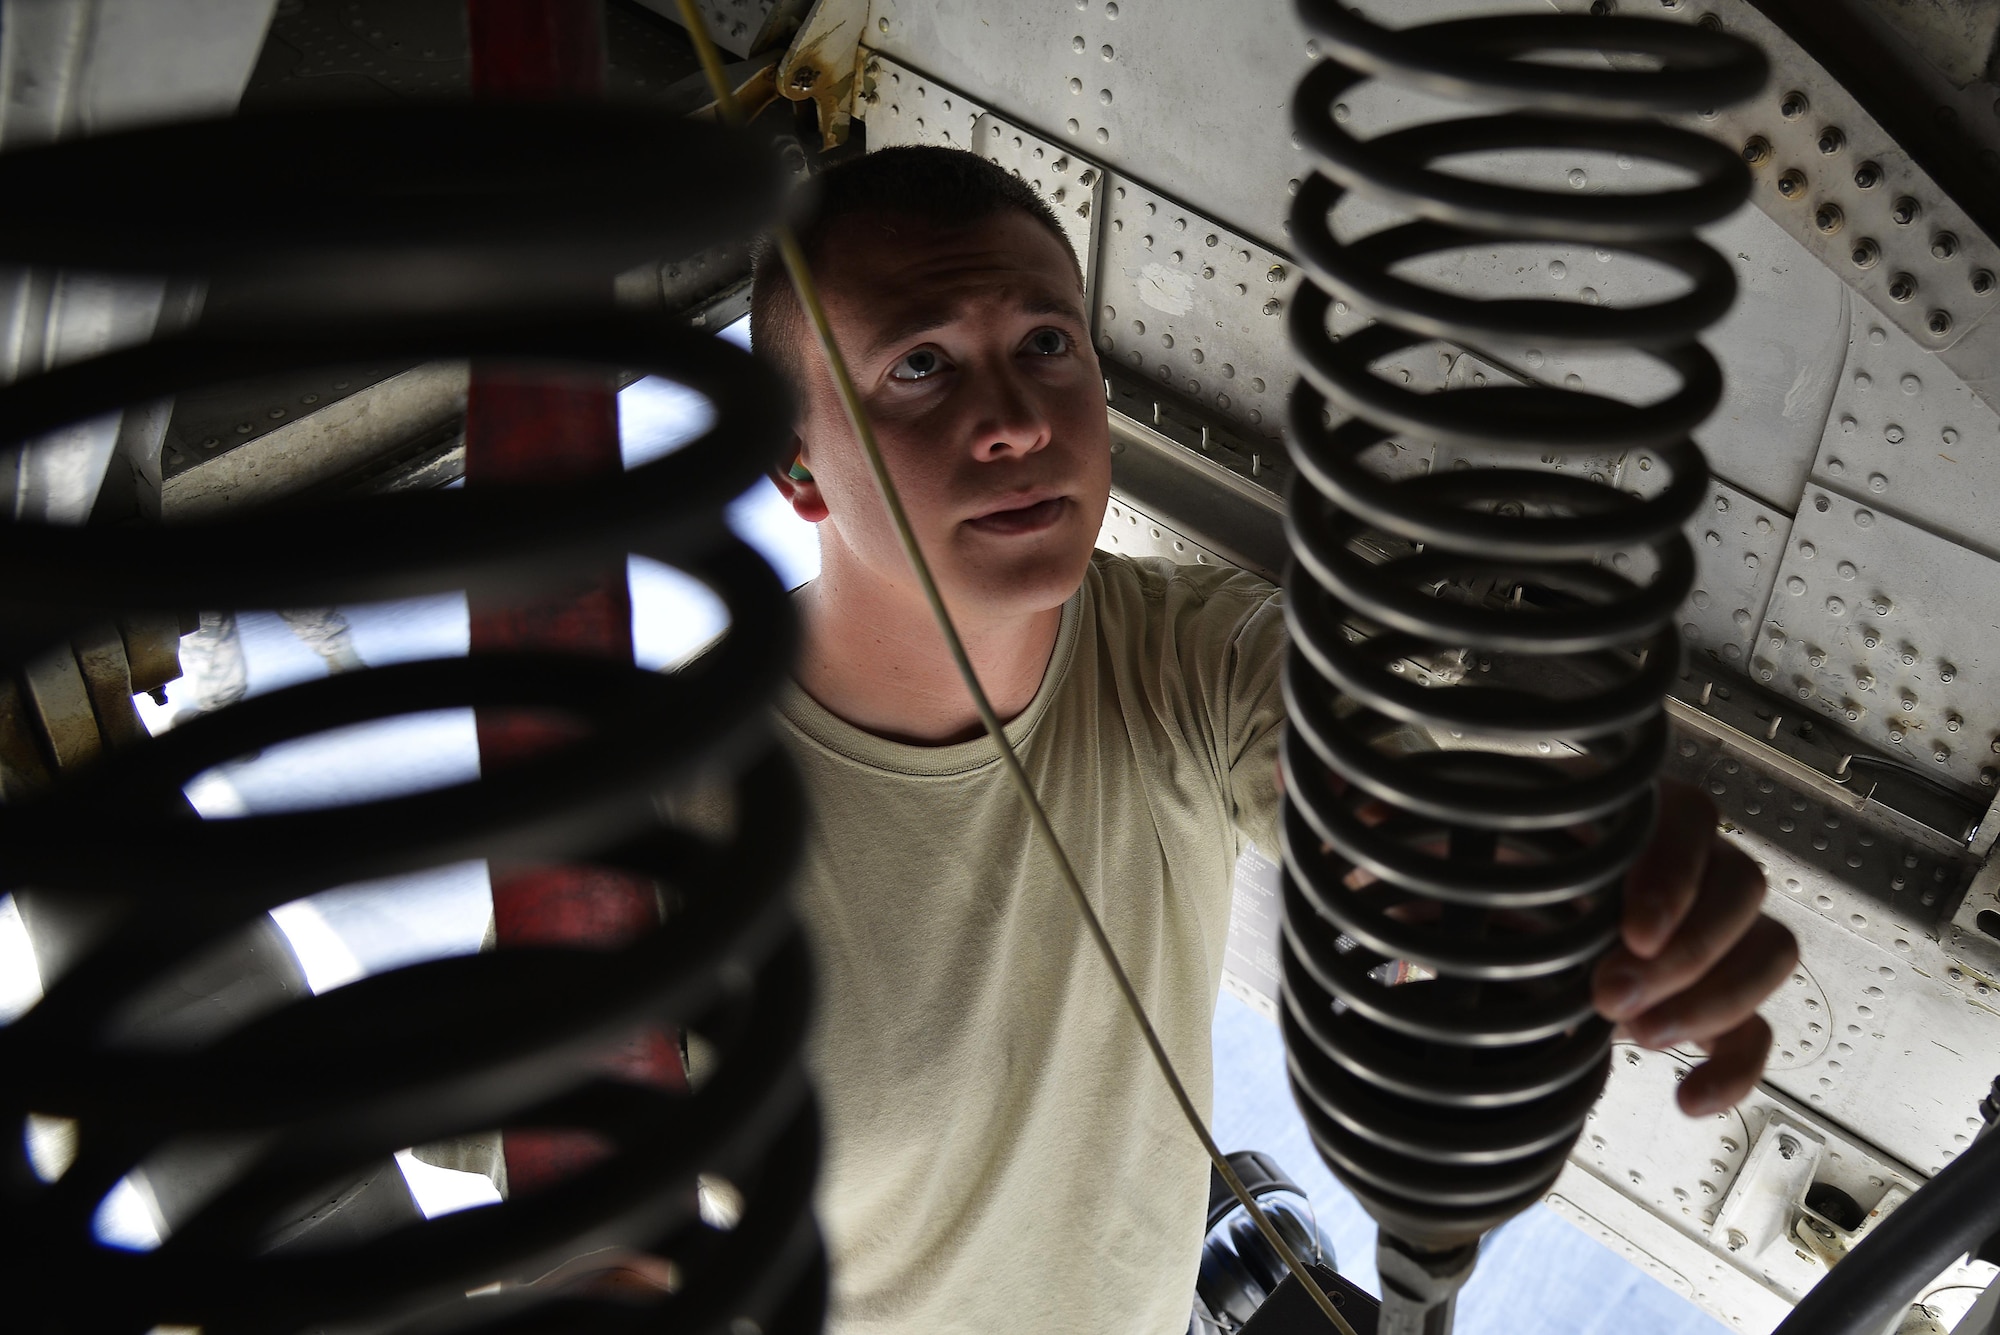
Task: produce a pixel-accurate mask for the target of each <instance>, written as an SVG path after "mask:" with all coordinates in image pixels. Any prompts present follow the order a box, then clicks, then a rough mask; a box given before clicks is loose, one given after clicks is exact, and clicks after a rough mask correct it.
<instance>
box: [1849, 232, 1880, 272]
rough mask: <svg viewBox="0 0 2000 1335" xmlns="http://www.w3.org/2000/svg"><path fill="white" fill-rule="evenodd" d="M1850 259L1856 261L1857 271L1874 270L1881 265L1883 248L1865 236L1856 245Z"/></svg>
mask: <svg viewBox="0 0 2000 1335" xmlns="http://www.w3.org/2000/svg"><path fill="white" fill-rule="evenodd" d="M1848 258H1849V259H1851V260H1853V261H1854V267H1855V268H1857V269H1872V268H1874V267H1875V266H1876V265H1877V264H1879V263H1881V260H1882V248H1881V247H1880V246H1878V245H1876V244H1875V241H1874V239H1873V238H1872V237H1865V236H1864V237H1862V238H1861V239H1860V240H1859V241H1857V242H1855V243H1854V250H1853V251H1852V252H1851V253H1850V254H1849V256H1848Z"/></svg>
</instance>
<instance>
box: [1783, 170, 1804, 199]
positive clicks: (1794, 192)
mask: <svg viewBox="0 0 2000 1335" xmlns="http://www.w3.org/2000/svg"><path fill="white" fill-rule="evenodd" d="M1805 192H1806V174H1805V173H1804V172H1802V171H1800V170H1799V169H1798V168H1796V167H1794V168H1792V169H1791V170H1790V171H1788V172H1786V173H1785V174H1784V175H1783V176H1780V177H1779V178H1778V193H1779V194H1781V195H1783V196H1784V197H1785V198H1786V199H1797V198H1798V197H1799V196H1800V195H1803V194H1804V193H1805Z"/></svg>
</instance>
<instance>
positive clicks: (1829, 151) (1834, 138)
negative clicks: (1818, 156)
mask: <svg viewBox="0 0 2000 1335" xmlns="http://www.w3.org/2000/svg"><path fill="white" fill-rule="evenodd" d="M1846 147H1847V136H1846V135H1844V134H1842V133H1841V132H1840V127H1839V126H1838V125H1829V126H1827V127H1826V128H1825V129H1824V130H1821V131H1820V132H1819V151H1820V152H1822V153H1824V154H1826V156H1828V157H1832V156H1833V155H1834V154H1836V153H1838V152H1840V150H1841V149H1843V148H1846Z"/></svg>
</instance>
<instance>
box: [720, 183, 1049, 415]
mask: <svg viewBox="0 0 2000 1335" xmlns="http://www.w3.org/2000/svg"><path fill="white" fill-rule="evenodd" d="M805 193H806V198H805V207H804V208H803V209H801V210H799V211H798V213H797V214H796V215H795V216H794V218H793V220H792V230H793V232H794V234H795V235H796V236H797V237H798V240H799V249H800V250H802V251H803V252H805V259H806V265H807V266H808V267H809V268H810V269H811V270H812V271H813V272H814V273H815V274H817V273H819V272H821V269H820V262H821V260H822V259H824V258H825V254H826V243H827V239H828V236H829V234H830V233H831V232H832V230H833V227H834V224H836V223H838V222H840V221H841V220H842V219H845V218H854V217H868V216H876V215H891V216H897V217H904V218H913V219H915V220H917V221H918V222H921V223H923V224H925V225H927V226H930V227H934V228H939V229H945V230H949V229H954V228H961V227H972V226H975V225H977V224H979V223H982V222H984V221H986V220H987V219H988V218H991V217H993V216H995V215H996V214H1000V213H1005V212H1006V211H1007V210H1009V209H1016V210H1019V211H1020V212H1022V213H1025V214H1027V215H1028V216H1029V217H1030V218H1033V219H1034V220H1035V221H1036V222H1038V223H1040V224H1041V225H1042V226H1044V227H1046V228H1048V230H1049V235H1051V236H1053V237H1055V238H1056V240H1058V241H1060V242H1062V248H1063V253H1064V254H1065V255H1068V256H1069V261H1070V264H1071V265H1072V266H1073V267H1074V268H1075V269H1076V274H1077V283H1078V285H1079V286H1081V285H1082V282H1083V267H1082V266H1081V265H1080V264H1078V263H1077V258H1076V249H1075V247H1073V246H1071V245H1070V242H1069V237H1068V236H1067V235H1065V234H1064V232H1063V229H1062V224H1061V223H1059V222H1057V221H1056V215H1055V211H1054V210H1053V209H1051V208H1050V207H1049V206H1048V204H1047V203H1046V202H1045V201H1044V200H1043V199H1042V197H1041V196H1040V195H1039V194H1037V193H1036V192H1035V189H1034V187H1033V186H1031V185H1029V184H1028V183H1027V182H1026V181H1024V180H1022V179H1021V178H1020V177H1018V176H1016V175H1014V174H1013V173H1011V172H1009V171H1007V170H1006V169H1005V168H1002V167H1000V166H998V165H997V164H995V163H992V162H988V161H987V160H986V159H985V158H982V157H980V156H979V155H978V154H976V153H968V152H966V151H965V150H964V149H958V148H941V147H935V146H932V145H919V144H904V145H899V146H897V147H894V148H884V149H881V150H879V151H877V152H874V153H866V154H863V155H861V156H859V157H854V158H849V159H848V160H847V161H845V162H842V163H840V164H838V165H837V166H834V167H830V168H828V169H827V170H826V171H824V172H822V173H821V174H820V175H818V176H816V177H814V178H813V180H812V182H811V184H810V185H808V186H807V187H805ZM753 258H754V277H753V278H752V279H751V284H750V337H751V341H752V346H753V347H755V348H756V350H757V351H759V352H761V353H764V354H765V355H766V356H768V357H770V358H771V359H772V360H773V361H774V362H776V363H777V364H778V366H779V368H780V369H781V370H783V371H784V373H785V374H786V375H787V376H788V377H790V378H791V380H792V382H793V383H794V384H795V385H802V383H803V380H804V376H803V371H804V369H805V359H804V357H803V356H802V355H801V348H802V347H803V346H804V344H805V343H806V342H807V341H808V340H809V339H810V337H811V335H810V333H809V332H808V330H807V329H806V321H805V313H804V312H803V311H802V310H801V309H800V308H799V299H798V295H797V294H796V293H795V292H793V291H792V283H791V279H790V277H789V276H788V275H787V274H786V273H785V263H784V259H783V258H782V257H781V256H780V255H779V254H778V247H777V245H776V243H775V242H774V241H772V239H771V238H769V237H765V238H763V239H762V240H760V241H759V242H758V244H757V248H756V250H755V252H754V256H753Z"/></svg>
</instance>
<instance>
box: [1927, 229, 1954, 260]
mask: <svg viewBox="0 0 2000 1335" xmlns="http://www.w3.org/2000/svg"><path fill="white" fill-rule="evenodd" d="M1931 254H1932V255H1933V256H1935V257H1936V258H1938V259H1941V260H1948V259H1950V258H1951V257H1952V256H1954V255H1956V254H1958V238H1957V237H1955V236H1953V235H1952V234H1951V233H1950V232H1939V233H1938V234H1937V235H1936V236H1934V237H1932V238H1931Z"/></svg>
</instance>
